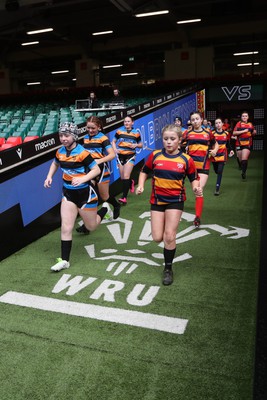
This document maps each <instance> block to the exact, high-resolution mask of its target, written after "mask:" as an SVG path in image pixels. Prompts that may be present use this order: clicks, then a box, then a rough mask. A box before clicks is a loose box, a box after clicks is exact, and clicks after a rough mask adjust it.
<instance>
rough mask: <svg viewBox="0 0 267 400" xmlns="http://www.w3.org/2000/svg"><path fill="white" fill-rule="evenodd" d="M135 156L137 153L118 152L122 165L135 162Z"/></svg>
mask: <svg viewBox="0 0 267 400" xmlns="http://www.w3.org/2000/svg"><path fill="white" fill-rule="evenodd" d="M135 158H136V155H135V154H118V161H119V164H120V165H125V164H128V163H131V164H134V163H135Z"/></svg>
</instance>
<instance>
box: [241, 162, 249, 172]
mask: <svg viewBox="0 0 267 400" xmlns="http://www.w3.org/2000/svg"><path fill="white" fill-rule="evenodd" d="M247 167H248V160H242V161H241V169H242V172H243V174H245V173H246V171H247Z"/></svg>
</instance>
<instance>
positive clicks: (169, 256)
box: [163, 247, 176, 269]
mask: <svg viewBox="0 0 267 400" xmlns="http://www.w3.org/2000/svg"><path fill="white" fill-rule="evenodd" d="M175 252H176V248H174V249H172V250H168V249H165V247H164V249H163V255H164V262H165V269H172V262H173V259H174V255H175Z"/></svg>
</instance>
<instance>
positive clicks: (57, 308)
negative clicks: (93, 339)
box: [0, 291, 188, 335]
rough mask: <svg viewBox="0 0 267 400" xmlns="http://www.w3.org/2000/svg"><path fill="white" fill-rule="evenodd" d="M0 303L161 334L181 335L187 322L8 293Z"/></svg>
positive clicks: (2, 297)
mask: <svg viewBox="0 0 267 400" xmlns="http://www.w3.org/2000/svg"><path fill="white" fill-rule="evenodd" d="M0 302H1V303H6V304H13V305H17V306H22V307H29V308H34V309H38V310H45V311H52V312H58V313H62V314H68V315H74V316H78V317H84V318H92V319H97V320H100V321H108V322H115V323H118V324H125V325H131V326H138V327H141V328H147V329H153V330H158V331H163V332H169V333H175V334H180V335H181V334H183V333H184V332H185V329H186V325H187V323H188V320H187V319H182V318H174V317H166V316H163V315H157V314H149V313H143V312H140V311H131V310H123V309H121V308H114V307H103V306H97V305H93V304H85V303H77V302H72V301H66V300H59V299H53V298H50V297H43V296H36V295H32V294H27V293H19V292H13V291H9V292H7V293H5V294H3V295H2V296H0Z"/></svg>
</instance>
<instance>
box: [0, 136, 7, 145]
mask: <svg viewBox="0 0 267 400" xmlns="http://www.w3.org/2000/svg"><path fill="white" fill-rule="evenodd" d="M4 143H6V139H5V138H3V137H0V146H2V145H3V144H4Z"/></svg>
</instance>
